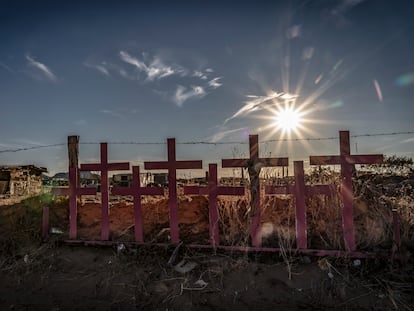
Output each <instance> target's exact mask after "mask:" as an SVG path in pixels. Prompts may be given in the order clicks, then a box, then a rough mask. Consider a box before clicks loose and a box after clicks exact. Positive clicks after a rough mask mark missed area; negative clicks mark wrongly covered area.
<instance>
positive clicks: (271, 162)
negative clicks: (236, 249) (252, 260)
mask: <svg viewBox="0 0 414 311" xmlns="http://www.w3.org/2000/svg"><path fill="white" fill-rule="evenodd" d="M249 151H250V157H249V158H248V159H223V160H222V167H223V168H224V167H243V168H248V171H249V175H250V191H251V196H252V200H251V206H250V208H251V217H252V218H253V219H252V224H251V239H252V244H253V246H255V247H259V246H260V245H261V244H262V237H261V235H260V230H259V229H260V228H259V227H260V216H261V210H260V176H259V175H260V170H261V169H262V168H263V167H273V166H287V165H288V158H260V157H259V136H258V135H249Z"/></svg>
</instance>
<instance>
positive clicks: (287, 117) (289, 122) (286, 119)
mask: <svg viewBox="0 0 414 311" xmlns="http://www.w3.org/2000/svg"><path fill="white" fill-rule="evenodd" d="M275 124H276V127H277V128H278V129H281V130H282V131H283V132H291V131H296V130H297V129H298V128H299V127H301V124H302V113H301V112H300V111H299V110H297V109H294V108H293V107H284V108H282V109H280V110H277V111H276V112H275Z"/></svg>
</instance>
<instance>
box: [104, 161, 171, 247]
mask: <svg viewBox="0 0 414 311" xmlns="http://www.w3.org/2000/svg"><path fill="white" fill-rule="evenodd" d="M111 192H112V194H115V195H131V196H133V198H134V223H135V226H134V227H135V230H134V233H135V241H137V242H140V243H143V242H144V234H143V224H142V208H141V196H143V195H163V194H164V189H163V188H160V187H141V181H140V178H139V166H133V167H132V186H131V187H113V188H112V191H111Z"/></svg>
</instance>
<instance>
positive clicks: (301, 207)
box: [265, 161, 335, 249]
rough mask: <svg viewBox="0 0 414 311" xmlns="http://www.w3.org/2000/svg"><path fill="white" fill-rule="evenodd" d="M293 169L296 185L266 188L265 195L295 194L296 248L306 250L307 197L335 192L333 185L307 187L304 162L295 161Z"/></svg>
mask: <svg viewBox="0 0 414 311" xmlns="http://www.w3.org/2000/svg"><path fill="white" fill-rule="evenodd" d="M293 169H294V175H295V185H293V186H292V185H287V186H266V187H265V194H267V195H269V194H270V195H275V194H293V195H294V198H295V225H296V247H297V248H298V249H306V248H307V247H308V238H307V221H306V204H305V197H306V195H317V194H324V195H333V194H334V192H335V190H334V187H333V186H332V185H305V172H304V169H303V161H294V162H293Z"/></svg>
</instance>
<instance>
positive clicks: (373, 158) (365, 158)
mask: <svg viewBox="0 0 414 311" xmlns="http://www.w3.org/2000/svg"><path fill="white" fill-rule="evenodd" d="M346 160H347V162H348V163H349V164H380V163H383V162H384V156H383V155H382V154H358V155H353V156H348V157H347V158H346Z"/></svg>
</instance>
